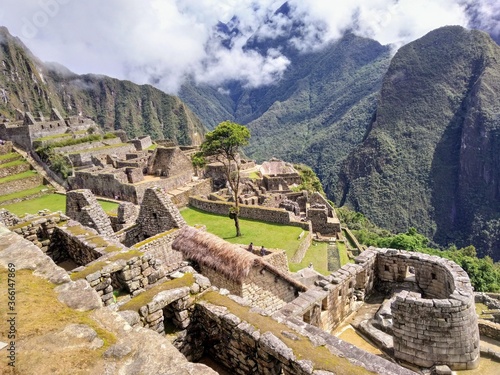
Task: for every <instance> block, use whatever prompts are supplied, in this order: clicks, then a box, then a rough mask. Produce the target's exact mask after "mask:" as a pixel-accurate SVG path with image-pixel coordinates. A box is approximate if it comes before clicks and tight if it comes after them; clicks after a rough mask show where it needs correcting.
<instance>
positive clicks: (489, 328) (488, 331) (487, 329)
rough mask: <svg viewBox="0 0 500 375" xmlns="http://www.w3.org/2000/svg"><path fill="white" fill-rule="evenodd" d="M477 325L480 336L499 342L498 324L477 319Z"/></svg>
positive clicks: (499, 325) (499, 326)
mask: <svg viewBox="0 0 500 375" xmlns="http://www.w3.org/2000/svg"><path fill="white" fill-rule="evenodd" d="M478 325H479V333H480V335H481V336H485V337H489V338H492V339H494V340H497V341H500V324H498V323H494V322H490V321H489V320H484V319H479V320H478Z"/></svg>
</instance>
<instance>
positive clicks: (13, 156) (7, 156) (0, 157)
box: [0, 152, 21, 161]
mask: <svg viewBox="0 0 500 375" xmlns="http://www.w3.org/2000/svg"><path fill="white" fill-rule="evenodd" d="M20 158H21V155H19V154H18V153H17V152H10V153H8V154H4V155H0V161H4V160H10V159H20Z"/></svg>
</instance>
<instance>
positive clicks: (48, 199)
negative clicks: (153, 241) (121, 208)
mask: <svg viewBox="0 0 500 375" xmlns="http://www.w3.org/2000/svg"><path fill="white" fill-rule="evenodd" d="M98 202H99V204H100V205H101V207H102V208H103V209H104V211H106V212H110V213H116V211H117V209H118V203H114V202H108V201H101V200H98ZM5 208H6V209H7V210H9V211H10V212H12V213H13V214H16V215H18V216H21V215H24V214H26V213H28V214H36V213H37V212H38V211H40V210H43V209H49V210H50V211H52V212H56V211H62V212H65V211H66V196H65V195H62V194H47V195H44V196H42V197H39V198H35V199H30V200H26V201H22V202H19V203H13V204H8V205H6V206H5Z"/></svg>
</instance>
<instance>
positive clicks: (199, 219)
mask: <svg viewBox="0 0 500 375" xmlns="http://www.w3.org/2000/svg"><path fill="white" fill-rule="evenodd" d="M181 214H182V216H183V217H184V219H185V220H186V222H187V223H188V224H189V225H191V226H195V225H205V226H206V227H207V231H208V232H210V233H212V234H215V235H217V236H219V237H221V238H223V239H225V240H226V241H228V242H231V243H235V244H244V245H248V244H249V243H250V242H253V244H254V246H255V247H256V248H257V249H259V248H260V246H264V247H266V248H268V249H273V248H277V249H283V250H285V251H286V255H287V258H288V260H290V259H291V258H292V257H293V255H294V254H295V252H296V251H297V249H298V247H299V245H300V243H301V241H303V240H304V239H302V240H299V239H298V238H299V235H300V233H301V232H302V228H299V227H292V226H288V225H281V224H272V223H266V222H262V221H256V220H248V219H240V227H241V233H242V236H241V237H235V228H234V222H233V220H231V219H229V217H227V216H223V215H215V214H211V213H207V212H204V211H201V210H197V209H194V208H184V209H182V210H181ZM303 238H305V236H303ZM327 247H328V244H327V243H324V242H314V243H313V244H312V246H311V247H309V249H308V250H307V253H306V255H305V256H304V259H303V260H302V262H300V263H289V265H290V271H292V272H296V271H298V270H300V269H302V268H305V267H307V266H309V264H310V263H312V264H313V267H314V269H315V270H316V271H318V272H320V273H321V274H323V275H328V274H329V272H328V251H327Z"/></svg>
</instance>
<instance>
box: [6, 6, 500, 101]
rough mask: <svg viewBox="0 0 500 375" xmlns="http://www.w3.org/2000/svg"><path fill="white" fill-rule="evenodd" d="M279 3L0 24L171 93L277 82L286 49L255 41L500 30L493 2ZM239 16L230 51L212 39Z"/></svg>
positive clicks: (399, 40)
mask: <svg viewBox="0 0 500 375" xmlns="http://www.w3.org/2000/svg"><path fill="white" fill-rule="evenodd" d="M282 3H283V0H142V1H137V0H106V1H100V0H85V1H78V0H23V1H19V0H2V9H1V11H2V12H3V13H0V16H2V15H3V17H2V18H1V19H0V22H2V23H4V24H5V26H7V27H8V28H9V29H10V31H11V33H12V34H14V35H16V36H19V37H20V38H21V39H22V40H23V41H24V42H25V44H26V45H27V46H28V47H29V48H30V49H31V50H32V51H33V52H34V54H35V55H37V56H39V57H40V58H41V59H43V60H46V61H57V62H60V63H62V64H63V65H65V66H67V67H68V68H69V69H71V70H73V71H75V72H76V73H80V74H82V73H100V74H106V75H110V76H114V77H117V78H122V79H130V80H133V81H135V82H137V83H154V84H155V85H156V86H158V87H160V88H162V89H163V90H165V91H167V92H171V93H175V92H176V90H177V89H178V88H179V85H180V84H181V83H182V80H183V79H184V77H185V76H186V75H194V76H195V78H196V79H197V80H198V81H201V82H212V83H217V84H220V83H222V82H224V81H225V80H229V79H241V80H242V81H243V82H244V83H245V84H246V85H247V86H250V87H255V86H258V85H262V84H269V83H272V82H274V81H275V80H276V79H278V78H279V77H280V76H281V75H282V74H283V72H284V71H285V69H286V67H287V66H288V65H289V63H290V62H289V60H288V58H287V57H286V56H283V54H282V52H281V51H280V50H270V51H267V52H264V54H259V53H257V52H255V51H248V50H245V49H244V48H243V47H244V45H245V43H246V41H247V40H248V38H249V37H251V36H252V35H255V36H256V37H257V38H260V39H263V38H276V37H278V36H282V35H286V34H287V33H288V32H289V30H290V27H291V24H292V21H303V22H304V26H303V28H302V35H301V36H300V37H296V38H295V39H293V40H292V43H293V45H294V46H295V47H296V48H298V49H300V50H308V49H312V48H319V47H320V46H321V45H322V44H324V43H325V42H328V41H330V40H332V39H335V38H339V37H340V36H341V35H342V33H343V32H344V31H345V30H348V29H350V30H353V31H354V32H356V33H357V34H359V35H363V36H367V37H371V38H374V39H377V40H379V41H380V42H381V43H383V44H388V43H392V44H396V45H401V44H404V43H407V42H409V41H411V40H413V39H416V38H418V37H420V36H422V35H423V34H425V33H427V32H428V31H430V30H432V29H435V28H437V27H439V26H443V25H448V24H459V25H467V24H468V19H467V17H466V13H465V9H466V8H469V10H470V9H474V12H475V14H476V20H475V23H476V24H479V25H481V26H482V27H484V28H486V29H489V30H497V32H498V33H500V26H499V24H500V23H499V22H498V15H499V14H500V4H498V3H497V2H496V1H495V0H481V1H473V0H419V1H418V2H417V1H414V0H344V1H335V2H333V1H331V2H329V1H324V0H290V2H289V3H290V6H291V8H292V11H291V13H290V14H291V16H292V20H290V19H289V18H287V17H285V16H279V17H274V18H273V19H272V20H273V21H272V22H271V23H269V22H268V23H265V21H266V20H269V19H270V17H271V16H272V15H273V13H274V12H275V10H276V9H278V8H279V7H280V6H281V5H282ZM233 16H237V27H238V30H239V32H240V34H239V35H238V36H237V37H235V38H234V39H233V40H232V42H233V45H232V49H231V50H228V49H226V48H224V47H223V46H221V45H220V43H218V42H217V39H214V38H213V37H211V36H212V30H213V26H214V25H216V24H217V22H218V21H222V22H228V21H230V20H231V18H232V17H233Z"/></svg>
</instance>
